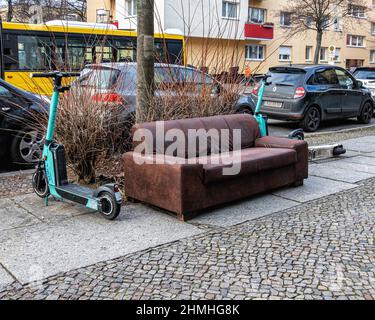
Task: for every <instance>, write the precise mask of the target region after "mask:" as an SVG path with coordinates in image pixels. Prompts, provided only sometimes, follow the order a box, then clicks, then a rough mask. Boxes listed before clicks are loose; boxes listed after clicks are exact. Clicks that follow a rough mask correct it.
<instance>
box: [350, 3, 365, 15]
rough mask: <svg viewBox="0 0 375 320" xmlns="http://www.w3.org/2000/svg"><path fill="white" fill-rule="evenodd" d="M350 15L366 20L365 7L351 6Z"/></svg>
mask: <svg viewBox="0 0 375 320" xmlns="http://www.w3.org/2000/svg"><path fill="white" fill-rule="evenodd" d="M348 14H349V15H350V16H352V17H354V18H365V17H366V16H365V7H362V6H357V5H354V4H349V8H348Z"/></svg>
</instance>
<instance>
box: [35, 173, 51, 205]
mask: <svg viewBox="0 0 375 320" xmlns="http://www.w3.org/2000/svg"><path fill="white" fill-rule="evenodd" d="M38 176H39V177H38ZM38 178H39V179H38ZM32 183H33V189H34V192H35V193H36V195H37V196H38V197H40V198H45V197H47V196H48V195H49V188H48V183H47V179H46V175H45V173H44V171H39V170H37V171H35V172H34V174H33V176H32Z"/></svg>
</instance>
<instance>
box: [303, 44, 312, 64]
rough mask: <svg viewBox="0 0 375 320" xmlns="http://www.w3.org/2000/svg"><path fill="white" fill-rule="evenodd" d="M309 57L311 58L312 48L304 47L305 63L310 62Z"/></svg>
mask: <svg viewBox="0 0 375 320" xmlns="http://www.w3.org/2000/svg"><path fill="white" fill-rule="evenodd" d="M311 56H312V46H306V49H305V60H306V61H311V60H312V59H311Z"/></svg>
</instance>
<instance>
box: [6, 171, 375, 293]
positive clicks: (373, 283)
mask: <svg viewBox="0 0 375 320" xmlns="http://www.w3.org/2000/svg"><path fill="white" fill-rule="evenodd" d="M374 189H375V179H374V178H372V179H369V180H367V181H365V182H363V183H361V185H360V186H359V187H358V188H355V189H351V190H347V191H342V192H340V193H338V194H335V195H331V196H328V197H325V198H324V199H320V200H314V201H311V202H308V203H305V204H302V205H299V206H295V207H293V208H291V209H286V210H284V211H283V212H281V213H278V214H277V215H271V216H267V217H263V218H259V219H257V220H253V221H248V222H245V223H242V224H240V225H237V226H232V227H228V228H223V229H220V230H214V231H209V232H207V233H204V234H202V235H197V236H194V237H190V238H187V239H183V240H179V241H176V242H174V243H172V244H165V245H162V246H159V247H156V248H152V249H148V250H145V251H141V252H138V253H135V254H130V255H127V256H124V257H121V258H118V259H114V260H110V261H107V262H100V263H97V264H94V265H92V266H89V267H85V268H80V269H77V270H73V271H69V272H66V273H61V274H59V275H56V276H53V277H50V278H48V279H46V280H44V281H43V282H35V283H32V284H28V285H25V286H22V285H20V284H19V283H17V282H15V283H13V284H12V285H9V286H7V287H6V288H5V290H3V291H2V292H0V298H1V299H56V298H61V299H90V298H91V299H141V298H142V299H177V298H179V299H260V298H262V299H375V250H374V249H375V246H374V235H375V234H374V231H375V199H374Z"/></svg>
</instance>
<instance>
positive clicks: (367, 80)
mask: <svg viewBox="0 0 375 320" xmlns="http://www.w3.org/2000/svg"><path fill="white" fill-rule="evenodd" d="M353 76H354V78H356V80H359V81H361V82H362V83H363V86H364V87H365V88H367V89H369V90H370V92H371V97H372V98H373V99H374V100H375V68H371V67H360V68H357V69H355V71H354V73H353Z"/></svg>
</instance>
